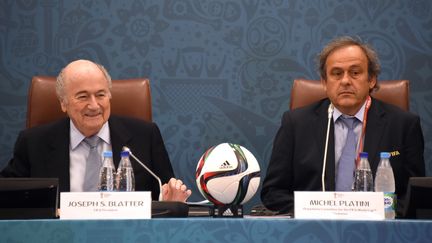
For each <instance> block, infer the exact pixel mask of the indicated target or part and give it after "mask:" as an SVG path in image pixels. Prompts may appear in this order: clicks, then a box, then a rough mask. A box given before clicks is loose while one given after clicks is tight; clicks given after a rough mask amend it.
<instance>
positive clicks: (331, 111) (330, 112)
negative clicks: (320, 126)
mask: <svg viewBox="0 0 432 243" xmlns="http://www.w3.org/2000/svg"><path fill="white" fill-rule="evenodd" d="M333 110H334V106H333V104H332V103H330V105H329V108H328V111H327V112H328V122H327V134H326V141H325V147H324V157H323V168H322V174H321V185H322V191H323V192H325V181H324V179H325V168H326V164H327V150H328V140H329V133H330V124H331V119H332V118H333Z"/></svg>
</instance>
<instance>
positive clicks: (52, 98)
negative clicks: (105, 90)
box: [26, 76, 152, 128]
mask: <svg viewBox="0 0 432 243" xmlns="http://www.w3.org/2000/svg"><path fill="white" fill-rule="evenodd" d="M55 83H56V77H52V76H34V77H33V79H32V82H31V85H30V88H29V91H28V102H27V122H26V126H27V128H29V127H34V126H38V125H42V124H45V123H48V122H51V121H54V120H57V119H60V118H62V117H66V116H67V114H66V113H63V112H62V110H61V107H60V102H59V100H58V98H57V96H56V92H55ZM111 94H112V98H111V114H116V115H124V116H129V117H134V118H138V119H142V120H145V121H151V120H152V108H151V95H150V83H149V80H148V79H144V78H138V79H123V80H112V89H111Z"/></svg>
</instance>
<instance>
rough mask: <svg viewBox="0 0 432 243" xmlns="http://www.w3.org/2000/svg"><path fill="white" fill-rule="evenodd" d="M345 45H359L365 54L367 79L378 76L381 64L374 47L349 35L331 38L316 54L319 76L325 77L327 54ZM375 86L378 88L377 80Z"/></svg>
mask: <svg viewBox="0 0 432 243" xmlns="http://www.w3.org/2000/svg"><path fill="white" fill-rule="evenodd" d="M346 46H358V47H360V48H361V49H362V50H363V52H364V54H365V55H366V58H367V60H368V76H369V79H371V78H372V77H376V78H378V75H379V74H380V72H381V66H380V64H379V60H378V54H377V52H376V51H375V49H374V48H373V47H372V46H370V45H369V44H367V43H364V42H363V41H362V40H360V38H359V37H351V36H341V37H337V38H335V39H333V40H332V41H330V42H329V43H328V44H327V45H326V46H325V47H324V48H323V49H322V51H321V52H320V53H319V54H318V57H317V59H318V71H319V74H320V77H321V78H322V79H324V80H326V79H327V73H326V62H327V58H328V56H329V55H330V54H331V53H332V52H333V51H336V50H338V49H340V48H342V47H346ZM375 88H378V82H377V84H376V85H375V87H374V88H373V89H375Z"/></svg>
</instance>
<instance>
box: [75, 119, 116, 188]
mask: <svg viewBox="0 0 432 243" xmlns="http://www.w3.org/2000/svg"><path fill="white" fill-rule="evenodd" d="M97 136H98V137H99V138H101V141H103V142H100V143H99V144H98V146H97V150H98V152H99V153H100V154H101V155H102V152H103V151H112V147H111V138H110V132H109V125H108V122H106V123H105V124H104V125H103V126H102V128H101V130H100V131H99V132H98V134H97ZM84 138H85V136H84V135H83V134H82V133H81V132H80V131H79V130H78V129H77V128H76V127H75V125H74V124H73V122H72V120H71V121H70V143H69V144H70V145H69V160H70V165H69V174H70V191H71V192H82V191H83V184H84V177H85V168H86V161H87V156H88V154H89V151H90V148H89V147H88V146H86V145H85V144H84V142H83V140H84Z"/></svg>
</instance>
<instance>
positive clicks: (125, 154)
mask: <svg viewBox="0 0 432 243" xmlns="http://www.w3.org/2000/svg"><path fill="white" fill-rule="evenodd" d="M120 156H121V157H129V151H127V150H126V151H121V153H120Z"/></svg>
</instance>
